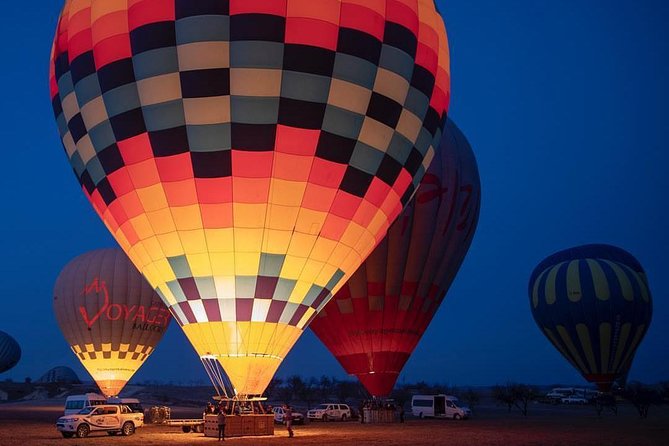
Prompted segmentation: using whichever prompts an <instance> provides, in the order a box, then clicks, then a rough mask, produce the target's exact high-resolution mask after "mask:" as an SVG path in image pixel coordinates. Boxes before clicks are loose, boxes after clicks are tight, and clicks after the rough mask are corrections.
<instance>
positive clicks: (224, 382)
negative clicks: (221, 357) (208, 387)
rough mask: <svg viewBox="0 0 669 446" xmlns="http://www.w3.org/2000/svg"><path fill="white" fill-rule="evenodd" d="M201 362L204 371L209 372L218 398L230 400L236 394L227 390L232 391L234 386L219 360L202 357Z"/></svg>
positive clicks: (211, 357)
mask: <svg viewBox="0 0 669 446" xmlns="http://www.w3.org/2000/svg"><path fill="white" fill-rule="evenodd" d="M200 361H202V365H203V366H204V370H205V371H206V372H207V375H208V376H209V379H210V380H211V383H212V384H213V385H214V389H215V390H216V393H217V394H218V396H224V397H225V398H230V396H231V395H233V394H234V393H233V392H228V390H227V389H232V384H231V382H230V379H229V378H228V376H227V374H226V373H225V370H223V367H221V365H220V363H219V362H218V360H217V359H216V358H215V357H213V356H202V357H200Z"/></svg>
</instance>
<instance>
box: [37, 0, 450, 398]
mask: <svg viewBox="0 0 669 446" xmlns="http://www.w3.org/2000/svg"><path fill="white" fill-rule="evenodd" d="M50 90H51V99H52V105H53V110H54V114H55V117H56V121H57V123H58V128H59V130H60V136H61V139H62V141H63V145H64V147H65V151H66V153H67V157H68V159H69V161H70V164H71V165H72V167H73V169H74V171H75V174H76V175H77V178H78V180H79V182H80V183H81V186H82V189H83V191H84V193H85V194H86V196H87V197H88V199H89V200H90V201H91V203H92V205H93V207H94V208H95V210H96V212H97V213H98V215H99V216H100V217H101V218H102V220H103V221H104V223H105V225H106V226H107V228H108V229H109V230H110V232H111V234H112V235H113V236H114V237H115V239H116V240H117V241H118V243H119V245H120V246H121V247H122V248H123V250H124V251H125V252H126V253H127V254H128V256H129V257H130V259H131V260H132V262H133V263H134V264H135V265H136V266H137V268H138V269H139V270H140V271H141V272H142V274H143V275H144V276H145V277H146V278H147V280H148V281H149V283H151V285H152V286H153V287H154V288H155V289H156V291H157V293H158V294H159V295H160V296H161V297H162V298H163V300H164V302H165V303H166V304H167V305H168V306H169V307H170V309H171V311H172V314H173V315H174V317H175V319H177V321H178V323H179V324H180V325H181V326H182V328H183V330H184V332H185V333H186V336H187V337H188V339H189V340H190V342H191V343H192V345H193V346H194V348H195V350H196V351H197V352H198V354H199V356H200V357H201V358H202V359H203V362H205V364H206V363H207V362H206V361H209V360H210V359H212V358H213V359H214V360H215V361H218V362H219V363H220V364H221V365H222V367H223V368H224V369H225V372H226V373H227V375H228V377H229V378H230V381H231V382H232V384H233V386H234V389H235V392H236V394H237V395H245V396H254V395H259V394H262V392H263V391H264V389H265V388H266V387H267V384H268V383H269V381H270V380H271V378H272V376H273V375H274V373H275V371H276V370H277V368H278V367H279V364H281V361H282V360H283V358H284V357H285V356H286V354H287V353H288V351H289V350H290V348H291V347H292V346H293V344H294V343H295V341H296V340H297V339H298V337H299V336H300V335H301V333H302V331H303V330H304V328H305V327H306V326H307V325H308V323H309V321H311V320H312V319H313V317H314V316H315V315H316V313H317V312H318V311H319V310H320V309H321V308H322V307H323V306H324V305H325V304H326V303H327V302H328V300H329V299H330V298H331V297H332V295H333V293H335V292H336V291H337V290H338V288H339V287H340V286H341V284H343V283H344V282H345V280H346V278H348V277H350V275H352V274H353V273H354V272H355V270H356V269H357V268H358V266H359V265H360V263H361V262H362V261H363V260H364V259H365V258H366V257H367V256H368V255H369V253H371V252H372V250H373V249H374V247H375V246H376V245H377V243H378V242H379V241H380V240H381V239H382V238H383V236H384V235H385V233H386V232H387V230H388V227H389V226H390V224H391V223H392V222H393V221H394V220H395V218H396V217H397V216H398V215H399V213H400V212H401V211H402V208H403V206H404V205H405V204H406V203H407V202H408V201H409V199H410V198H411V196H412V195H413V193H414V191H415V188H416V187H418V184H419V182H420V180H421V178H422V177H423V175H424V173H425V170H426V169H427V167H428V166H429V164H430V161H431V160H432V157H433V156H434V147H435V146H436V145H437V144H438V142H439V140H440V139H441V134H442V130H443V126H444V123H445V118H446V112H447V108H448V102H449V97H450V74H449V54H448V42H447V38H446V29H445V26H444V22H443V19H442V18H441V16H440V15H439V13H438V11H437V10H436V7H435V4H434V2H433V1H432V0H389V1H385V0H318V1H313V0H229V1H228V0H225V1H224V0H221V1H193V0H168V1H157V0H133V1H110V0H81V1H79V0H76V1H75V0H66V1H65V5H64V7H63V10H62V13H61V16H60V19H59V22H58V28H57V31H56V36H55V39H54V44H53V51H52V58H51V64H50Z"/></svg>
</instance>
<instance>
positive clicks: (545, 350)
mask: <svg viewBox="0 0 669 446" xmlns="http://www.w3.org/2000/svg"><path fill="white" fill-rule="evenodd" d="M438 3H439V6H440V9H441V12H442V14H443V16H444V19H445V21H446V25H447V29H448V34H449V38H450V46H451V71H452V102H451V110H450V116H451V117H452V118H453V119H454V121H455V122H456V123H457V124H458V125H459V126H460V128H461V129H462V130H463V131H464V132H465V134H466V135H467V136H468V138H469V139H470V142H471V144H472V146H473V148H474V150H475V152H476V155H477V158H478V162H479V169H480V174H481V181H482V188H483V203H482V209H481V220H480V223H479V228H478V232H477V233H476V236H475V238H474V242H473V245H472V247H471V250H470V252H469V254H468V256H467V258H466V260H465V262H464V265H463V267H462V269H461V271H460V274H459V275H458V277H457V279H456V281H455V283H454V285H453V287H452V288H451V290H450V292H449V293H448V296H447V298H446V300H445V301H444V303H443V304H442V306H441V308H440V310H439V312H438V313H437V315H436V317H435V319H434V320H433V322H432V324H431V325H430V327H429V329H428V331H427V332H426V333H425V336H424V338H423V340H422V341H421V343H420V344H419V345H418V347H417V349H416V351H415V353H414V355H413V356H412V358H411V359H410V360H409V362H408V363H407V365H406V367H405V370H404V372H403V374H402V377H401V380H406V381H407V382H409V381H416V380H427V381H438V382H444V383H450V384H453V385H485V384H494V383H498V382H505V381H507V380H517V381H523V382H529V383H557V382H563V383H581V382H582V380H581V378H580V376H579V375H578V374H577V372H576V371H575V370H573V369H572V368H571V366H569V365H568V364H567V362H566V361H565V360H564V359H563V358H562V357H561V356H560V355H559V354H558V353H557V352H556V351H555V350H554V349H553V347H552V346H551V345H550V344H549V343H548V341H547V340H546V339H545V338H544V337H543V335H542V334H541V333H540V332H539V330H538V329H537V327H536V326H535V324H534V321H533V320H532V317H531V314H530V310H529V304H528V297H527V281H528V276H529V274H530V272H531V271H532V269H533V268H534V266H535V265H536V263H538V262H539V261H540V260H542V259H543V258H544V257H545V256H547V255H549V254H551V253H552V252H554V251H557V250H560V249H563V248H567V247H570V246H574V245H578V244H584V243H610V244H614V245H618V246H620V247H622V248H624V249H626V250H628V251H629V252H631V253H632V254H633V255H635V256H636V257H637V258H638V259H639V261H640V262H641V263H642V264H643V265H644V267H645V268H646V271H647V273H648V277H649V281H650V286H651V290H652V293H653V297H654V316H653V322H652V324H651V326H650V330H649V331H648V334H647V336H646V338H645V340H644V341H643V343H642V345H641V347H640V349H639V351H638V353H637V356H636V360H635V363H634V366H633V368H632V372H631V375H630V378H631V379H636V380H642V381H647V382H653V381H659V380H667V379H669V341H668V339H669V300H668V298H669V285H668V282H667V279H666V277H667V273H668V271H667V262H666V255H667V251H668V249H669V236H668V235H667V229H668V228H669V211H667V205H668V204H669V199H668V198H667V194H668V192H669V175H668V174H667V170H668V167H669V155H668V154H667V153H668V152H667V151H668V149H669V120H668V118H669V113H668V111H667V104H669V82H668V81H667V79H669V27H667V26H666V25H667V23H669V2H666V1H664V0H638V1H635V2H623V1H617V0H585V1H578V0H563V1H560V2H542V1H539V2H538V1H535V0H507V1H504V2H501V1H499V0H476V1H471V0H442V1H439V2H438ZM60 6H61V5H60V2H59V1H55V0H33V1H31V2H8V3H7V4H6V5H4V7H3V14H2V16H1V18H0V25H1V26H0V40H1V41H2V42H4V44H3V57H2V62H0V64H1V69H0V85H2V100H0V141H2V145H3V153H4V154H5V155H4V156H3V158H2V163H1V164H0V169H1V173H0V203H2V205H3V206H2V218H0V237H2V239H1V246H2V249H3V252H4V255H3V256H2V257H0V259H1V260H0V266H1V269H2V272H3V276H4V280H2V281H0V301H1V302H2V307H1V310H0V330H4V331H7V332H8V333H10V334H12V335H13V336H14V337H15V338H16V339H17V340H18V341H19V343H20V344H21V346H22V348H23V359H22V360H21V362H20V364H19V365H18V366H17V367H15V368H14V369H13V370H11V371H10V372H7V373H5V374H2V375H0V379H4V378H13V379H15V380H22V379H23V378H24V377H26V376H31V377H33V378H38V377H39V376H40V375H41V374H42V373H43V372H44V371H46V370H47V369H48V368H49V367H53V366H56V365H68V366H71V367H73V368H74V369H75V370H76V371H77V372H78V373H79V374H80V376H82V377H85V376H86V373H85V371H84V370H83V368H82V367H81V366H80V365H79V364H78V361H77V360H76V358H75V357H74V355H73V354H72V353H71V352H70V351H69V348H68V347H67V345H66V343H65V341H64V339H63V338H62V336H61V335H60V332H59V329H58V327H57V326H56V323H55V319H54V316H53V313H52V310H51V292H52V288H53V284H54V281H55V279H56V277H57V275H58V273H59V271H60V269H61V268H62V267H63V266H64V265H65V264H66V263H67V262H68V261H69V260H70V259H71V258H73V257H75V256H76V255H78V254H80V253H82V252H85V251H88V250H91V249H97V248H100V247H106V246H113V245H114V241H113V240H112V238H111V236H109V235H108V233H107V230H106V229H105V228H104V226H103V225H102V223H101V222H100V221H99V219H98V217H97V216H96V215H95V214H94V212H93V210H92V208H91V206H90V205H89V204H88V202H87V201H86V199H85V198H84V196H83V194H82V193H81V191H80V189H79V186H78V183H77V181H76V179H75V176H74V174H73V173H72V172H71V169H70V166H69V164H68V162H67V159H66V156H65V155H64V153H63V150H62V147H61V143H60V141H59V138H58V135H57V131H56V126H55V123H54V121H53V117H52V113H51V107H50V102H49V93H48V84H47V72H48V60H49V50H50V45H51V38H52V33H53V30H54V28H55V22H56V17H57V15H58V12H59V8H60ZM293 373H301V374H303V375H306V376H320V375H322V374H327V375H333V376H337V377H340V378H342V377H344V376H345V374H344V371H343V369H342V368H341V367H340V366H339V364H338V363H337V362H336V361H335V360H334V359H333V358H332V357H331V356H330V355H329V353H328V352H327V350H326V349H325V348H324V347H323V346H321V345H320V343H319V341H318V340H317V339H316V338H315V336H313V334H311V333H310V332H308V333H306V334H305V335H304V336H303V337H302V339H301V340H300V341H299V342H298V344H297V345H296V346H295V348H294V349H293V351H292V352H291V354H290V355H289V356H288V358H287V359H286V360H285V362H284V364H283V365H282V367H281V368H280V370H279V376H286V375H290V374H293ZM136 379H137V380H146V379H159V380H163V381H170V380H172V381H175V382H182V383H189V382H195V381H202V382H204V381H206V379H207V378H206V375H205V374H204V372H203V371H202V370H201V365H200V364H199V360H198V359H197V357H196V355H195V353H194V351H193V350H192V349H191V347H190V345H189V344H188V342H187V341H186V339H185V337H184V336H183V335H182V333H181V330H180V329H179V327H178V326H176V325H174V326H172V327H171V329H170V330H169V332H168V334H167V335H166V336H165V338H164V340H163V342H162V344H161V345H159V347H158V349H157V351H156V352H155V354H154V355H153V356H151V357H150V358H149V360H148V361H147V363H146V364H145V365H144V367H143V368H142V369H141V370H140V371H139V372H138V374H137V375H136Z"/></svg>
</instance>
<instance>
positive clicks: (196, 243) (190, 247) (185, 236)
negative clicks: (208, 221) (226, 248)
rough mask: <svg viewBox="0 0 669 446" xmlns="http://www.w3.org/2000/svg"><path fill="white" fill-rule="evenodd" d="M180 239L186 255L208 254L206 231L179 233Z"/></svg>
mask: <svg viewBox="0 0 669 446" xmlns="http://www.w3.org/2000/svg"><path fill="white" fill-rule="evenodd" d="M179 239H180V240H181V246H182V247H183V252H184V253H185V254H202V253H206V252H208V249H207V239H206V238H205V236H204V230H202V229H196V230H193V231H179Z"/></svg>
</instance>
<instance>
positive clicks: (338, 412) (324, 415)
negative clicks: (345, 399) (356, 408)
mask: <svg viewBox="0 0 669 446" xmlns="http://www.w3.org/2000/svg"><path fill="white" fill-rule="evenodd" d="M307 418H309V419H310V420H321V421H330V420H341V421H346V420H350V419H351V408H350V407H348V404H334V403H325V404H321V405H320V406H318V407H316V408H314V409H311V410H310V411H308V412H307Z"/></svg>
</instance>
